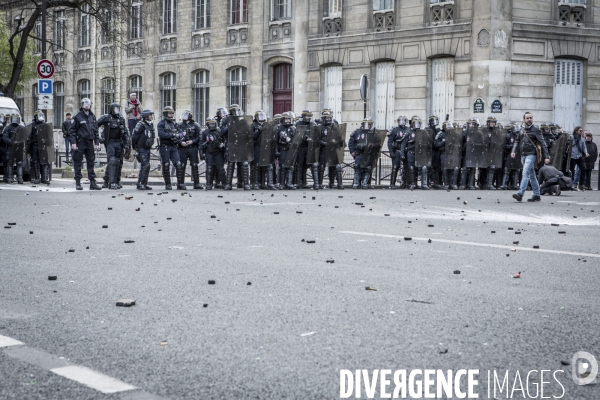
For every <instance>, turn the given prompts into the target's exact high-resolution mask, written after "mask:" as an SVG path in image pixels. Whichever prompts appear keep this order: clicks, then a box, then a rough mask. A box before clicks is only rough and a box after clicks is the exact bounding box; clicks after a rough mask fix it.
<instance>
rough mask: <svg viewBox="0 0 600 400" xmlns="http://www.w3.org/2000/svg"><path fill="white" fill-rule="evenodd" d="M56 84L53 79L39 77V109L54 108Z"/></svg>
mask: <svg viewBox="0 0 600 400" xmlns="http://www.w3.org/2000/svg"><path fill="white" fill-rule="evenodd" d="M53 94H54V85H53V81H52V79H38V110H52V109H53V108H54V104H53V103H54V99H53V96H52V95H53Z"/></svg>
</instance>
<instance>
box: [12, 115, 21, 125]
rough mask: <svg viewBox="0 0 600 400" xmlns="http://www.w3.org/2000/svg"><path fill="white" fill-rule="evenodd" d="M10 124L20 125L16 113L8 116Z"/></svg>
mask: <svg viewBox="0 0 600 400" xmlns="http://www.w3.org/2000/svg"><path fill="white" fill-rule="evenodd" d="M10 122H11V124H14V125H19V124H20V123H21V116H20V115H19V114H17V113H14V114H11V115H10Z"/></svg>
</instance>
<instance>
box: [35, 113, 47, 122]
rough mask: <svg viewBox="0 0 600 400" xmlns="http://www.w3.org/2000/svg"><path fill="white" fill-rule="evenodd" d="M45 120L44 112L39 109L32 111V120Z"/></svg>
mask: <svg viewBox="0 0 600 400" xmlns="http://www.w3.org/2000/svg"><path fill="white" fill-rule="evenodd" d="M45 120H46V117H45V116H44V113H43V112H42V111H41V110H37V111H35V112H34V113H33V121H34V122H40V123H42V122H44V121H45Z"/></svg>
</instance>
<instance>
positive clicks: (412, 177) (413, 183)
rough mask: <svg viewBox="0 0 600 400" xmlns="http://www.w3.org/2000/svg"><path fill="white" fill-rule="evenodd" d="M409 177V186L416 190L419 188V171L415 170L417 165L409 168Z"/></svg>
mask: <svg viewBox="0 0 600 400" xmlns="http://www.w3.org/2000/svg"><path fill="white" fill-rule="evenodd" d="M408 179H409V181H410V182H409V186H408V188H409V189H410V190H415V189H416V188H417V171H415V167H410V168H409V169H408Z"/></svg>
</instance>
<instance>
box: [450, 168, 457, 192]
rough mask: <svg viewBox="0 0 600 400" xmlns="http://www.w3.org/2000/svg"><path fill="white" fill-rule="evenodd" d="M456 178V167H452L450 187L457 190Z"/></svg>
mask: <svg viewBox="0 0 600 400" xmlns="http://www.w3.org/2000/svg"><path fill="white" fill-rule="evenodd" d="M457 180H458V168H454V169H453V170H452V175H450V189H452V190H458V186H456V181H457Z"/></svg>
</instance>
